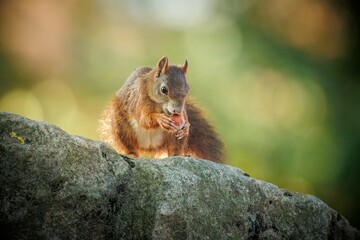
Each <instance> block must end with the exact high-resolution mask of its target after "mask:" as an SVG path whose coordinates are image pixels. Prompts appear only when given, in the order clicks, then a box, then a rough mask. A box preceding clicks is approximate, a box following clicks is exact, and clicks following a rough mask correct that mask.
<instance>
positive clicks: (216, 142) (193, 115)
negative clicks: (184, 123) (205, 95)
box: [186, 102, 224, 162]
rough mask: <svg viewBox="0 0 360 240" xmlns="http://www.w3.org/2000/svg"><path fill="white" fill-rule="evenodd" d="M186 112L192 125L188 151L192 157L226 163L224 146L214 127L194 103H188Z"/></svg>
mask: <svg viewBox="0 0 360 240" xmlns="http://www.w3.org/2000/svg"><path fill="white" fill-rule="evenodd" d="M186 112H187V115H188V119H189V123H190V132H189V138H188V139H189V140H188V141H189V142H188V150H187V153H186V154H189V155H190V156H192V157H197V158H202V159H207V160H211V161H213V162H223V161H224V144H223V142H222V141H221V139H220V137H219V135H218V134H217V132H216V131H215V129H214V127H213V126H211V125H210V123H209V122H208V121H207V120H206V119H205V118H204V117H203V116H204V115H203V113H202V111H201V109H200V108H198V107H197V106H196V105H195V104H194V103H192V102H187V103H186Z"/></svg>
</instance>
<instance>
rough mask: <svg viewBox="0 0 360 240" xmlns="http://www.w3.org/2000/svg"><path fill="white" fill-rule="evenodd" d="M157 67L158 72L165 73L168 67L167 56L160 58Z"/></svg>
mask: <svg viewBox="0 0 360 240" xmlns="http://www.w3.org/2000/svg"><path fill="white" fill-rule="evenodd" d="M157 69H158V74H159V73H167V71H168V69H169V65H168V58H167V57H163V58H162V59H160V61H159V63H158V67H157Z"/></svg>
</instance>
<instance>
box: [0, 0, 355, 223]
mask: <svg viewBox="0 0 360 240" xmlns="http://www.w3.org/2000/svg"><path fill="white" fill-rule="evenodd" d="M355 11H356V10H355V8H354V6H353V3H352V2H350V1H340V0H338V1H337V0H333V1H331V0H301V1H300V0H298V1H295V0H266V1H256V0H224V1H220V0H217V1H216V0H196V1H191V0H182V1H178V0H153V1H150V0H136V1H134V0H133V1H130V0H127V1H126V0H76V1H70V0H65V1H64V0H58V1H56V0H25V1H10V0H7V1H5V0H3V1H0V111H8V112H13V113H17V114H21V115H24V116H26V117H28V118H31V119H35V120H41V121H46V122H50V123H53V124H56V125H58V126H60V127H61V128H62V129H64V130H66V131H67V132H69V133H72V134H77V135H81V136H85V137H88V138H92V139H99V133H98V131H97V125H98V119H99V117H100V115H101V113H102V111H103V109H104V107H105V105H106V104H107V102H108V101H109V99H110V98H111V97H112V95H113V94H114V93H115V92H116V90H117V89H118V88H119V87H120V86H121V84H122V83H123V82H124V80H125V79H126V78H127V77H128V76H129V74H130V73H131V72H132V71H133V70H134V69H135V68H136V67H138V66H154V65H155V64H156V63H157V62H158V60H159V59H160V58H161V57H162V56H168V57H169V59H170V62H172V63H182V62H183V61H184V59H185V58H188V60H189V70H188V81H189V84H190V86H191V93H190V94H191V95H192V97H193V98H194V99H196V100H197V102H198V103H199V104H200V105H202V106H203V108H204V110H205V111H206V112H207V116H208V118H209V119H210V120H211V121H212V122H213V124H214V125H215V126H216V127H217V129H218V131H219V133H220V134H221V135H222V137H223V139H224V142H225V143H226V146H227V162H226V163H227V164H230V165H232V166H236V167H239V168H242V169H243V170H244V171H245V172H247V173H249V174H250V175H251V176H252V177H255V178H258V179H261V180H265V181H270V182H272V183H274V184H276V185H278V186H280V187H281V188H287V189H290V190H292V191H296V192H300V193H308V194H314V195H316V196H318V197H319V198H321V199H322V200H324V201H325V202H326V203H328V204H329V206H331V207H333V208H335V209H336V210H338V211H339V212H340V213H341V214H343V215H345V216H346V217H347V218H348V219H349V220H350V222H351V224H352V225H355V226H357V227H359V226H360V225H359V222H360V207H359V205H360V187H358V186H357V184H358V180H359V179H360V172H359V169H360V166H359V165H360V164H359V162H360V159H359V157H360V101H359V100H360V87H359V85H360V82H359V81H360V79H359V76H360V74H359V72H360V65H359V59H360V55H359V44H358V43H359V42H358V37H359V32H358V25H359V21H358V20H359V19H358V16H356V12H355Z"/></svg>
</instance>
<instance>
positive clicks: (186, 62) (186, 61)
mask: <svg viewBox="0 0 360 240" xmlns="http://www.w3.org/2000/svg"><path fill="white" fill-rule="evenodd" d="M187 68H188V60H187V59H185V63H184V65H183V67H182V69H183V71H184V73H185V74H186V72H187Z"/></svg>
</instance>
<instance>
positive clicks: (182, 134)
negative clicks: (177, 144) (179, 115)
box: [175, 123, 190, 139]
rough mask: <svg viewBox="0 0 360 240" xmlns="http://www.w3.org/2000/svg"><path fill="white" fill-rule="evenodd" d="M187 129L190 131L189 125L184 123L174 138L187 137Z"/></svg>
mask: <svg viewBox="0 0 360 240" xmlns="http://www.w3.org/2000/svg"><path fill="white" fill-rule="evenodd" d="M189 129H190V123H185V125H184V126H183V128H182V129H181V130H179V131H177V132H176V134H175V137H176V138H177V139H182V138H183V137H186V136H188V135H189Z"/></svg>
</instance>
